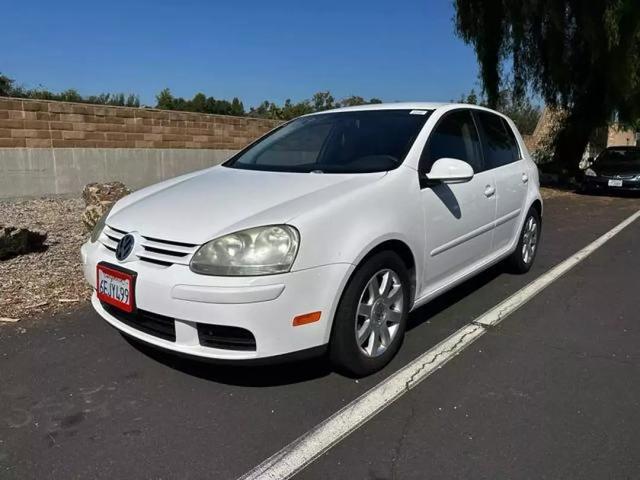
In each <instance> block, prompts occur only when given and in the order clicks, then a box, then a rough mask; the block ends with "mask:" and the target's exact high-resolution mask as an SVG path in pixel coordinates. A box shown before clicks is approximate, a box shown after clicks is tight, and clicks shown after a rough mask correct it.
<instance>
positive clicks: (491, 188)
mask: <svg viewBox="0 0 640 480" xmlns="http://www.w3.org/2000/svg"><path fill="white" fill-rule="evenodd" d="M494 193H496V187H494V186H493V185H487V186H486V187H484V196H485V197H491V196H492V195H493V194H494Z"/></svg>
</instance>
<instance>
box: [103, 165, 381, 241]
mask: <svg viewBox="0 0 640 480" xmlns="http://www.w3.org/2000/svg"><path fill="white" fill-rule="evenodd" d="M384 175H385V172H378V173H363V174H316V173H288V172H264V171H255V170H241V169H235V168H228V167H222V166H218V167H214V168H211V169H207V170H204V171H202V172H199V173H197V174H191V175H186V176H185V177H181V178H178V179H174V180H173V181H172V180H170V181H168V182H164V183H162V184H158V185H156V186H152V187H148V188H146V189H143V190H141V191H138V192H135V193H133V194H132V195H130V196H129V197H125V198H124V199H123V200H121V201H120V202H118V204H116V206H115V207H114V210H113V212H112V213H111V215H110V216H109V218H108V219H107V225H109V226H111V227H114V228H117V229H120V230H124V231H127V232H133V231H135V232H139V233H140V234H141V235H144V236H146V237H152V238H156V239H161V240H169V241H174V242H184V243H193V244H202V243H205V242H207V241H209V240H212V239H213V238H216V237H218V236H220V235H224V234H226V233H231V232H235V231H238V230H242V229H244V228H250V227H254V226H259V225H269V224H275V223H287V222H290V221H291V220H292V219H294V218H295V217H297V216H299V215H301V214H303V213H304V212H305V211H308V210H309V209H312V208H314V207H317V206H318V205H322V204H326V203H329V201H330V200H332V199H335V198H336V197H337V196H340V195H344V194H347V193H351V192H353V191H354V189H358V188H361V187H364V186H366V185H368V184H371V183H373V182H375V181H376V180H377V179H379V178H382V177H383V176H384Z"/></svg>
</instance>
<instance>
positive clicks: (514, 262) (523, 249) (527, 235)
mask: <svg viewBox="0 0 640 480" xmlns="http://www.w3.org/2000/svg"><path fill="white" fill-rule="evenodd" d="M540 223H541V222H540V214H539V213H538V211H537V210H536V209H535V208H531V209H530V210H529V212H528V213H527V217H526V218H525V220H524V225H523V226H522V231H521V232H520V238H519V239H518V246H517V247H516V249H515V251H514V252H513V253H512V254H511V256H510V257H509V259H508V260H507V263H508V264H509V266H510V267H511V269H512V270H513V271H514V272H515V273H527V272H528V271H529V270H530V269H531V266H532V265H533V261H534V260H535V258H536V253H538V243H539V240H540V232H541V226H540Z"/></svg>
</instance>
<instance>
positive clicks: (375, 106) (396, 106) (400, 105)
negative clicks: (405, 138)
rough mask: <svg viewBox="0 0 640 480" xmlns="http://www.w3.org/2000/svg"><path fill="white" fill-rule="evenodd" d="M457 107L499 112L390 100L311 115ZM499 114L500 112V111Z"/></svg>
mask: <svg viewBox="0 0 640 480" xmlns="http://www.w3.org/2000/svg"><path fill="white" fill-rule="evenodd" d="M455 107H458V108H460V107H464V108H473V109H476V110H486V111H488V112H492V113H498V112H495V111H494V110H491V109H489V108H485V107H481V106H479V105H471V104H466V103H455V102H390V103H370V104H367V105H356V106H354V107H341V108H334V109H332V110H323V111H321V112H315V113H311V114H309V115H322V114H324V113H339V112H358V111H367V110H369V111H371V110H438V109H444V108H446V109H449V108H455ZM498 114H499V113H498Z"/></svg>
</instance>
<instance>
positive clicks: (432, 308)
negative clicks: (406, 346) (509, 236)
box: [407, 262, 510, 332]
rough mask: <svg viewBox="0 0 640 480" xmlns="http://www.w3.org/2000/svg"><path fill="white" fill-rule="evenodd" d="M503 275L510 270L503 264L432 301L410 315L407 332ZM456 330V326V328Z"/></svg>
mask: <svg viewBox="0 0 640 480" xmlns="http://www.w3.org/2000/svg"><path fill="white" fill-rule="evenodd" d="M503 273H507V274H509V273H510V272H509V270H508V268H507V267H506V266H505V264H504V263H503V262H501V263H498V264H497V265H494V266H493V267H490V268H489V269H487V270H485V271H483V272H481V273H479V274H477V275H476V276H474V277H472V278H470V279H469V280H467V281H465V282H463V283H461V284H460V285H458V286H457V287H454V288H452V289H451V290H449V291H448V292H445V293H443V294H442V295H439V296H438V297H436V298H434V299H433V300H431V301H430V302H429V303H427V304H426V305H423V306H422V307H419V308H418V309H416V310H414V311H413V312H411V314H410V315H409V321H408V323H407V332H409V331H411V330H413V329H414V328H417V327H419V326H420V325H422V324H423V323H425V322H427V321H429V320H431V318H433V317H434V316H436V315H437V314H439V313H440V312H442V311H444V310H446V309H447V308H449V307H451V306H453V305H455V304H456V303H458V302H459V301H460V300H462V299H463V298H465V297H466V296H468V295H471V294H472V293H474V292H475V291H476V290H478V289H480V288H482V287H483V286H485V285H486V284H488V283H490V282H492V281H493V280H494V279H496V278H497V277H499V276H500V275H502V274H503ZM454 328H455V326H454Z"/></svg>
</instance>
